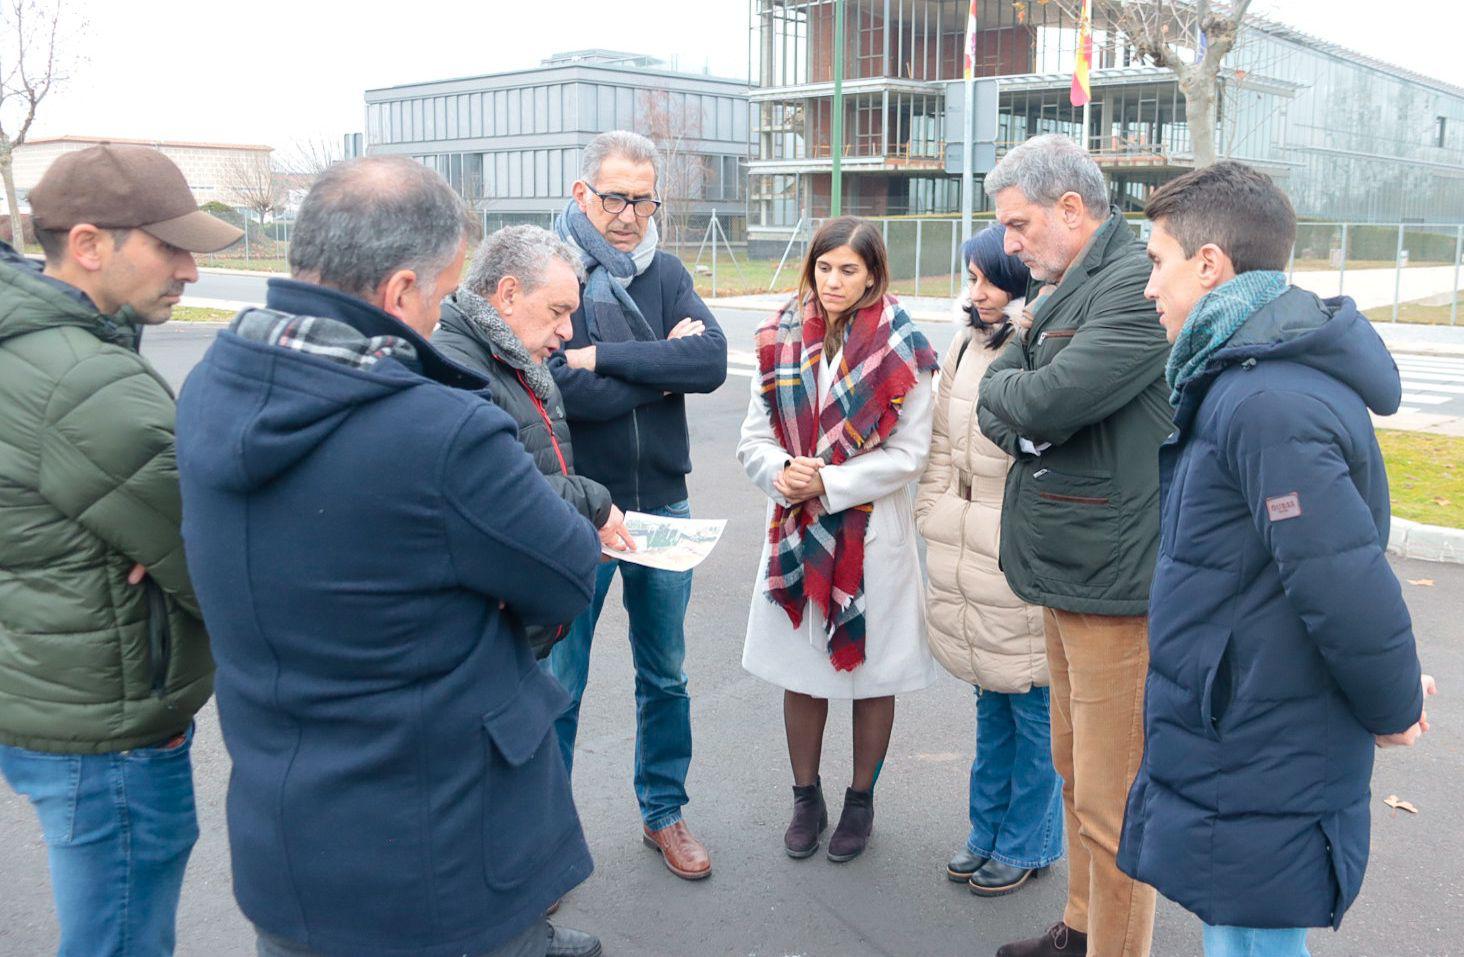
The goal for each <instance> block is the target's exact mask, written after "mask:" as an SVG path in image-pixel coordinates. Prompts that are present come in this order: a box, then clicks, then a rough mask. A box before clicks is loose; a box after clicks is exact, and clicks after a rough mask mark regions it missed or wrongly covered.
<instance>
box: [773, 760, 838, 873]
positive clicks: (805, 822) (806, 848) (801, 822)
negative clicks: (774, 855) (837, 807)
mask: <svg viewBox="0 0 1464 957" xmlns="http://www.w3.org/2000/svg"><path fill="white" fill-rule="evenodd" d="M828 826H829V809H828V808H827V807H826V806H825V805H824V796H823V781H822V780H821V779H818V778H815V779H814V781H813V783H812V784H805V785H803V786H801V787H800V786H799V785H797V784H795V785H793V820H792V821H790V822H789V823H788V830H787V831H786V832H784V834H783V849H784V850H786V851H787V852H788V856H789V857H793V858H799V859H801V858H805V857H808V856H809V855H811V854H813V852H814V851H816V850H818V836H819V835H820V834H822V833H823V832H824V828H826V827H828Z"/></svg>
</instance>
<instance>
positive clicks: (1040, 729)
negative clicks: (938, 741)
mask: <svg viewBox="0 0 1464 957" xmlns="http://www.w3.org/2000/svg"><path fill="white" fill-rule="evenodd" d="M1062 820H1063V815H1062V777H1061V776H1060V775H1058V773H1057V771H1056V770H1054V769H1053V766H1052V730H1051V727H1050V725H1049V719H1048V690H1047V689H1046V688H1033V689H1032V690H1031V691H1028V692H1027V693H1025V694H1001V693H999V692H995V691H983V690H982V689H980V688H977V689H976V760H974V761H973V762H971V836H970V837H969V838H968V839H967V842H966V847H967V849H968V850H969V851H970V852H971V853H972V854H975V855H976V856H977V857H989V858H992V859H994V860H997V861H1000V862H1002V863H1003V864H1009V865H1011V866H1012V867H1028V868H1035V867H1046V866H1047V865H1049V864H1051V863H1052V862H1053V861H1055V860H1057V859H1058V858H1060V857H1062V848H1063V840H1062Z"/></svg>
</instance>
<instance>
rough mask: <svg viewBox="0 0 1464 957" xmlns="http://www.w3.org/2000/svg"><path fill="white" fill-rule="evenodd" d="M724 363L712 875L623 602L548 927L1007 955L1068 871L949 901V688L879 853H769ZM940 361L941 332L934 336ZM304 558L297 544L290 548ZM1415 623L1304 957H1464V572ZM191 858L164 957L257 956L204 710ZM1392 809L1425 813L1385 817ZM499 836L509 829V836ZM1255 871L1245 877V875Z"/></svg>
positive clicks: (735, 385) (761, 951)
mask: <svg viewBox="0 0 1464 957" xmlns="http://www.w3.org/2000/svg"><path fill="white" fill-rule="evenodd" d="M720 318H721V319H722V321H723V323H724V325H725V327H726V329H727V331H728V335H729V341H730V342H731V343H732V346H733V349H734V357H733V358H734V368H733V371H734V374H733V375H730V376H729V377H728V381H727V384H726V385H724V386H723V387H722V388H721V389H720V390H718V391H717V392H716V393H714V394H712V395H707V396H696V397H693V398H692V399H691V400H690V403H689V410H690V419H691V436H692V443H693V449H692V460H693V461H694V462H695V464H696V470H695V472H693V474H692V476H691V479H690V483H691V501H692V507H693V510H694V513H695V514H696V515H698V516H701V517H706V518H727V519H728V520H729V521H728V525H727V531H726V534H725V536H724V537H723V540H722V542H721V543H720V544H719V545H718V547H717V549H716V551H715V552H714V553H713V554H712V556H711V557H710V558H709V559H708V560H707V561H706V562H705V563H704V564H703V565H702V566H701V567H700V568H698V569H697V571H696V577H695V585H694V590H693V596H692V602H691V609H690V612H689V615H688V619H687V623H686V630H687V647H688V652H687V661H686V669H687V673H688V675H689V676H690V687H691V694H692V721H693V728H694V734H695V742H696V751H695V756H694V759H693V762H692V768H691V774H690V778H689V780H688V785H687V786H688V791H689V793H690V794H691V799H692V801H691V804H690V805H689V806H688V807H687V809H686V818H687V822H688V824H689V826H690V827H691V828H692V829H693V830H694V831H695V833H696V834H697V835H698V836H699V837H701V838H702V839H703V840H704V841H705V842H706V844H707V846H708V847H709V848H710V850H711V853H712V859H713V864H714V873H713V875H712V877H711V878H710V879H708V880H706V881H702V882H698V883H694V884H693V883H687V882H684V881H681V880H679V879H677V878H675V877H674V876H672V875H671V874H670V873H669V872H668V871H667V870H666V869H665V867H664V866H663V865H662V864H661V860H660V858H659V856H658V855H657V854H655V853H654V852H652V851H650V850H649V849H647V848H646V847H644V846H643V845H642V843H641V840H640V835H639V827H640V821H639V815H638V813H637V810H636V804H635V796H634V793H633V791H632V788H631V767H632V762H633V760H634V729H635V725H634V689H633V683H632V680H633V672H632V665H631V657H630V649H629V646H628V644H627V641H626V637H625V636H626V621H625V615H624V612H623V608H622V606H621V603H620V598H619V593H618V590H615V591H612V595H611V598H610V599H609V600H608V601H607V603H606V608H605V613H604V617H603V619H602V621H601V625H600V630H599V634H598V637H597V642H596V645H595V648H596V651H595V658H594V662H593V665H592V668H591V678H590V686H589V690H588V693H587V695H586V698H585V702H584V707H583V710H582V712H581V718H580V740H579V753H578V756H577V758H576V763H575V789H576V796H577V801H578V804H579V808H580V812H581V815H582V817H583V820H584V825H585V830H586V833H587V834H588V837H589V842H590V847H591V849H592V851H593V853H594V856H595V861H596V867H597V869H596V872H595V874H594V875H593V876H592V877H591V878H590V879H589V880H588V881H587V882H586V883H585V884H584V885H582V886H581V887H580V888H578V889H577V890H575V891H574V892H572V893H571V894H570V895H569V897H568V898H567V899H566V901H565V903H564V907H563V909H562V910H561V911H560V913H559V915H558V916H557V917H556V918H555V919H556V921H557V922H560V923H563V924H565V925H567V926H572V927H578V928H582V929H585V930H589V931H592V932H595V933H597V934H599V935H600V936H601V938H602V939H603V941H604V943H605V952H606V953H607V954H608V955H637V957H640V955H645V957H685V955H693V954H695V955H712V954H715V955H721V954H725V955H747V957H794V955H797V957H863V955H870V957H873V955H892V957H924V955H931V957H936V955H940V957H945V955H966V954H971V955H983V957H986V955H991V954H993V953H994V952H995V949H996V947H997V946H999V945H1000V944H1001V943H1003V942H1006V941H1008V940H1012V939H1015V938H1018V937H1023V936H1028V935H1033V934H1036V933H1039V932H1040V931H1041V930H1042V929H1044V928H1045V927H1047V926H1048V925H1049V924H1051V923H1052V922H1054V921H1055V920H1057V919H1058V918H1059V916H1060V913H1061V908H1062V902H1063V896H1064V888H1065V882H1066V869H1065V864H1059V865H1057V866H1056V867H1054V868H1053V869H1052V870H1051V871H1050V872H1049V873H1047V874H1044V875H1042V876H1041V877H1040V878H1039V879H1038V880H1036V881H1035V882H1034V883H1033V884H1032V885H1031V886H1030V887H1028V888H1027V889H1025V890H1023V891H1022V892H1020V893H1018V894H1016V895H1014V896H1011V897H1006V898H1000V899H995V900H984V899H980V898H976V897H974V896H972V895H971V894H970V893H969V892H968V891H967V890H966V889H965V888H964V887H962V886H960V885H956V884H953V883H951V882H950V881H948V880H946V878H945V872H944V864H945V861H946V859H947V858H948V857H949V856H950V855H951V854H952V853H954V852H955V851H956V850H957V849H959V848H960V847H961V846H962V844H963V842H964V840H965V835H966V829H967V824H966V788H967V776H968V773H969V767H970V762H971V756H972V753H973V750H974V710H975V709H974V704H975V702H974V698H973V695H972V693H971V689H970V688H969V687H968V686H966V685H964V684H962V683H961V682H959V681H956V680H955V679H952V678H949V677H947V676H942V677H941V679H940V681H939V682H937V684H936V685H935V686H933V687H932V688H930V689H927V690H926V691H923V692H920V693H917V694H912V695H907V696H903V697H902V698H901V699H900V701H899V704H898V707H897V711H896V720H895V731H894V738H893V741H892V743H891V746H890V753H889V758H888V760H887V762H886V764H885V767H884V770H883V773H882V776H881V777H880V780H879V785H878V788H877V792H876V794H877V801H876V813H875V832H874V837H873V840H872V843H871V844H870V847H869V850H868V851H867V852H866V853H865V854H864V855H863V856H862V857H860V858H858V859H856V860H855V861H853V862H851V863H848V864H843V865H836V864H831V863H829V862H828V861H827V860H826V859H825V858H824V857H823V855H822V854H819V855H816V856H814V857H812V858H809V859H807V860H803V861H794V860H790V859H789V858H788V857H787V856H786V855H785V854H784V853H783V851H782V833H783V828H784V827H785V826H786V824H787V818H788V813H789V810H790V808H791V792H790V790H789V787H790V784H791V780H790V774H789V771H788V765H787V756H786V752H785V749H784V738H783V726H782V717H781V692H780V691H779V689H777V688H774V687H772V686H769V685H767V684H765V683H763V682H762V681H760V680H758V679H756V678H753V677H751V676H750V675H748V674H746V673H745V672H744V671H743V670H742V668H741V665H740V660H741V651H742V635H743V630H744V626H745V621H746V616H747V609H748V603H749V601H750V600H751V598H752V587H753V580H754V577H755V574H756V567H755V566H756V562H757V556H758V551H759V547H760V542H761V536H762V534H763V507H764V501H763V499H762V496H761V495H760V494H759V493H758V492H757V491H755V490H754V489H753V488H752V487H751V485H750V484H749V483H748V482H747V481H746V479H745V478H744V476H743V475H742V474H741V471H740V469H739V467H738V465H737V462H736V459H735V457H734V449H735V446H736V442H737V433H738V427H739V425H740V423H741V420H742V417H743V414H744V412H745V410H746V406H747V401H748V395H749V388H750V376H749V374H748V372H749V371H750V348H751V332H752V329H753V328H754V326H755V324H756V322H757V320H758V319H759V318H760V316H759V315H758V314H755V313H746V312H722V313H720ZM216 328H217V327H209V326H198V325H193V326H184V325H170V326H164V327H161V328H158V329H154V330H150V331H149V334H148V338H147V340H146V342H145V344H144V351H145V352H146V353H147V354H148V356H149V357H150V358H151V359H152V360H153V361H154V362H155V363H156V364H157V365H158V367H159V368H160V369H161V370H162V371H163V372H164V374H165V375H167V376H168V377H169V378H170V379H171V380H173V381H174V382H175V383H176V382H179V381H181V379H182V378H183V376H184V375H186V373H187V371H188V369H190V368H191V367H192V365H193V363H194V362H196V361H197V359H198V357H199V355H200V354H201V353H202V350H203V349H204V348H206V347H207V344H208V342H209V341H210V340H211V339H212V337H213V335H214V334H215V332H216ZM929 331H930V333H931V336H932V339H934V340H935V341H936V345H937V346H938V347H941V348H943V347H944V345H945V343H946V342H948V341H949V336H950V333H951V329H950V328H948V327H945V326H939V325H933V326H931V327H930V328H929ZM301 546H302V547H309V544H308V543H304V542H302V543H301ZM1393 567H1394V569H1395V570H1396V571H1397V573H1398V576H1399V578H1400V579H1401V580H1402V581H1403V582H1404V584H1403V589H1404V593H1405V595H1406V596H1407V599H1408V602H1409V606H1410V608H1411V609H1412V611H1413V615H1414V620H1415V628H1416V632H1417V635H1418V641H1419V647H1420V653H1421V657H1422V659H1423V661H1424V664H1425V669H1426V670H1428V671H1430V672H1432V673H1433V674H1434V675H1435V676H1436V677H1437V679H1438V682H1439V686H1440V689H1441V694H1440V696H1439V697H1438V698H1436V699H1433V702H1432V703H1431V704H1430V708H1429V711H1430V717H1431V720H1432V722H1433V724H1434V730H1433V731H1432V732H1431V733H1430V734H1429V735H1427V736H1426V737H1425V739H1424V741H1423V743H1422V744H1421V745H1420V746H1419V747H1418V748H1416V749H1413V750H1410V751H1399V750H1391V751H1385V752H1380V753H1379V755H1378V762H1377V770H1376V772H1375V775H1374V780H1373V790H1374V794H1375V799H1374V801H1373V808H1372V810H1373V847H1372V860H1371V864H1370V866H1369V871H1368V876H1367V881H1366V883H1365V885H1364V887H1363V890H1362V895H1361V897H1360V899H1359V901H1358V903H1357V904H1356V905H1355V906H1354V908H1353V910H1352V911H1351V912H1350V913H1349V914H1348V916H1347V919H1346V922H1345V923H1344V924H1343V926H1342V930H1341V931H1340V932H1339V933H1333V932H1330V931H1321V930H1319V931H1314V932H1313V933H1312V934H1311V937H1310V946H1311V950H1312V953H1313V954H1314V955H1317V957H1334V955H1368V957H1372V955H1378V957H1382V955H1410V957H1413V955H1421V957H1445V955H1451V954H1459V955H1461V957H1464V935H1461V934H1460V918H1459V914H1460V913H1461V911H1464V863H1461V862H1464V829H1461V828H1460V826H1459V824H1458V820H1459V818H1458V815H1459V810H1458V809H1457V808H1454V807H1453V804H1452V802H1453V801H1454V800H1457V799H1459V797H1460V794H1461V791H1464V747H1461V746H1464V730H1461V725H1464V705H1461V703H1460V702H1461V701H1464V648H1461V644H1460V637H1461V626H1460V622H1461V620H1464V614H1461V611H1464V608H1461V604H1464V566H1459V565H1436V564H1429V563H1423V562H1416V561H1407V560H1396V561H1394V562H1393ZM831 712H832V713H831V716H830V720H829V723H828V733H827V740H826V747H825V758H824V767H823V771H824V774H823V779H824V782H825V787H826V791H827V793H828V794H829V796H830V800H831V804H832V805H833V806H832V808H831V812H832V814H834V815H837V809H838V806H839V800H840V797H841V795H842V791H843V788H844V786H845V785H846V784H847V781H848V776H849V772H850V756H849V755H850V734H849V706H848V705H847V704H835V705H834V707H833V708H832V709H831ZM193 759H194V776H195V780H196V782H197V792H198V806H199V817H200V824H201V829H202V837H201V838H200V840H199V843H198V846H197V848H196V849H195V851H194V854H193V858H192V861H191V863H190V865H189V871H188V877H187V882H186V884H185V887H184V891H183V901H182V906H181V911H180V915H179V928H178V953H179V954H182V955H189V957H191V955H200V957H245V955H250V954H253V952H254V951H253V939H252V935H251V932H250V928H249V926H248V924H247V922H246V921H245V920H244V918H243V917H242V916H241V915H240V914H239V912H238V910H237V908H236V907H235V905H234V902H233V899H232V896H231V892H230V881H229V863H228V847H227V839H226V833H225V827H224V793H225V787H226V783H227V778H228V773H229V762H228V758H227V755H226V754H225V752H224V749H223V746H222V743H221V741H220V738H219V732H218V725H217V720H216V717H215V714H214V711H213V708H212V706H210V707H209V708H208V709H207V710H205V711H204V712H203V713H202V714H201V715H200V718H199V728H198V734H197V737H196V739H195V744H194V751H193ZM1392 794H1396V795H1398V796H1399V797H1401V798H1403V799H1405V800H1407V801H1409V802H1411V803H1412V804H1414V805H1415V806H1416V807H1417V808H1418V811H1419V813H1418V814H1417V815H1413V814H1408V813H1406V812H1403V811H1392V810H1390V809H1389V808H1387V807H1385V806H1384V805H1383V803H1382V800H1383V799H1384V798H1386V797H1387V796H1389V795H1392ZM505 826H511V824H510V823H508V822H505ZM0 848H4V855H3V859H0V860H3V863H0V955H6V957H11V955H16V957H20V955H23V957H31V955H43V954H47V953H53V952H54V948H55V940H56V937H55V934H56V930H55V923H54V918H53V916H52V910H51V905H50V897H49V889H48V885H47V880H46V864H45V848H44V845H43V844H42V842H41V839H40V834H39V829H38V828H37V826H36V823H35V818H34V816H33V814H32V813H31V810H30V808H29V807H28V806H26V805H25V803H24V802H23V801H22V800H20V799H18V798H17V797H16V796H15V795H14V794H13V793H12V792H10V791H9V790H8V789H6V788H0ZM1265 867H1266V862H1265V861H1257V862H1256V868H1257V873H1258V874H1259V873H1261V872H1262V871H1263V869H1264V868H1265ZM1153 953H1154V954H1155V955H1156V957H1189V955H1199V954H1200V953H1201V947H1200V936H1199V931H1198V925H1197V924H1196V923H1195V921H1194V920H1193V919H1192V918H1191V917H1189V915H1187V914H1185V913H1184V912H1183V911H1181V910H1180V909H1179V908H1178V907H1176V906H1175V905H1173V904H1170V903H1168V902H1161V904H1160V907H1159V914H1158V920H1157V926H1156V929H1155V935H1154V950H1153Z"/></svg>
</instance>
